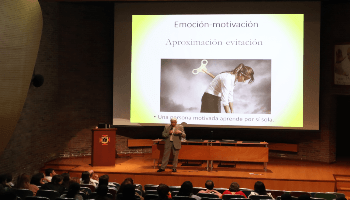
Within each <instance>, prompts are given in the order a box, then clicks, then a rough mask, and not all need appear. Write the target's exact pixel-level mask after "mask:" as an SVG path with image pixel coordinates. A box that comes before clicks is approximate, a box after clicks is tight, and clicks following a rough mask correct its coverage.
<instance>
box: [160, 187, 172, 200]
mask: <svg viewBox="0 0 350 200" xmlns="http://www.w3.org/2000/svg"><path fill="white" fill-rule="evenodd" d="M157 192H158V195H159V197H158V198H157V199H156V200H168V199H171V193H170V188H169V186H167V185H165V184H163V183H161V184H159V185H158V188H157Z"/></svg>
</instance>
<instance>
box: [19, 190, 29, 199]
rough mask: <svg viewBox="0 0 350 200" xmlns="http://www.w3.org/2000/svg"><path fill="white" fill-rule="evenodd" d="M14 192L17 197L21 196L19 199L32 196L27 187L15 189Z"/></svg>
mask: <svg viewBox="0 0 350 200" xmlns="http://www.w3.org/2000/svg"><path fill="white" fill-rule="evenodd" d="M15 194H16V195H17V196H18V197H21V199H25V198H26V197H32V196H33V192H32V191H31V190H28V189H16V190H15Z"/></svg>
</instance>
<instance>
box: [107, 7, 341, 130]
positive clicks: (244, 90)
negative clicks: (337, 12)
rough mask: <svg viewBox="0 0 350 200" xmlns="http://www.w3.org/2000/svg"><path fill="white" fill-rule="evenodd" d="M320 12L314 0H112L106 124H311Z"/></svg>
mask: <svg viewBox="0 0 350 200" xmlns="http://www.w3.org/2000/svg"><path fill="white" fill-rule="evenodd" d="M320 13H321V3H320V2H314V1H313V2H304V1H283V2H279V1H270V2H269V1H268V2H258V1H254V2H252V1H248V2H116V3H115V12H114V14H115V16H114V63H113V125H114V126H115V127H122V126H164V125H165V124H169V123H170V119H171V118H177V119H178V123H179V124H182V125H184V126H185V127H207V128H232V129H235V128H240V129H242V128H243V129H245V128H251V129H293V130H319V127H320V123H319V96H320V92H319V90H320V20H321V15H320ZM344 51H345V50H344Z"/></svg>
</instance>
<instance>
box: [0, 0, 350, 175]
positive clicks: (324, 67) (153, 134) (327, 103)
mask: <svg viewBox="0 0 350 200" xmlns="http://www.w3.org/2000/svg"><path fill="white" fill-rule="evenodd" d="M39 2H40V5H41V7H42V11H43V19H44V26H43V33H42V40H41V44H40V49H39V54H38V59H37V63H36V66H35V72H36V73H37V74H41V75H43V76H44V78H45V82H44V85H43V86H41V87H39V88H35V87H33V86H31V87H30V88H29V91H28V97H27V99H26V102H25V105H24V107H23V111H22V114H21V118H20V120H19V121H18V124H17V126H16V130H15V132H14V134H13V136H12V139H11V140H10V142H9V143H8V145H7V147H6V149H5V151H4V152H3V154H2V155H0V160H1V162H0V172H1V173H5V172H13V173H15V174H18V173H23V172H27V173H30V174H32V173H33V172H35V171H38V170H39V169H40V167H42V166H43V164H44V163H45V162H47V161H49V160H52V159H55V158H58V157H72V156H85V155H90V154H91V128H94V127H95V126H96V125H97V124H98V123H99V122H106V123H110V124H112V108H113V106H112V91H113V90H112V86H113V49H114V40H113V37H114V33H113V31H114V3H113V2H98V3H97V2H80V3H70V2H46V1H39ZM349 11H350V3H330V2H323V3H322V19H321V86H320V91H321V92H320V130H319V131H295V130H294V131H292V130H259V129H255V130H252V129H209V128H187V129H186V133H187V135H188V136H187V138H188V139H191V138H212V139H228V138H233V139H241V140H261V141H267V142H282V143H297V144H298V145H299V151H298V153H283V152H282V153H283V154H285V155H286V157H287V158H289V159H303V160H312V161H321V162H327V163H330V162H334V161H335V159H336V152H335V149H336V142H335V141H336V133H335V123H336V118H335V116H336V113H335V111H334V110H336V109H335V108H336V104H335V102H336V96H337V95H339V94H341V95H347V94H349V93H350V92H348V89H346V88H335V87H334V86H332V59H333V57H332V55H333V44H334V42H335V41H338V40H347V41H350V38H349V37H350V26H346V25H344V24H346V22H347V19H348V18H350V12H349ZM305 45H306V44H305ZM162 130H163V127H118V132H117V147H116V151H117V153H119V154H121V153H149V152H150V149H149V148H143V149H140V148H135V149H129V148H128V147H127V139H128V138H150V139H154V138H160V137H161V132H162ZM140 133H142V134H140ZM280 154H281V152H270V156H280Z"/></svg>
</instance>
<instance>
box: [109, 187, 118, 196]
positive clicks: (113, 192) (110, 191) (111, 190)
mask: <svg viewBox="0 0 350 200" xmlns="http://www.w3.org/2000/svg"><path fill="white" fill-rule="evenodd" d="M108 193H111V194H112V196H113V199H115V197H116V195H117V190H116V189H115V188H108Z"/></svg>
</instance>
